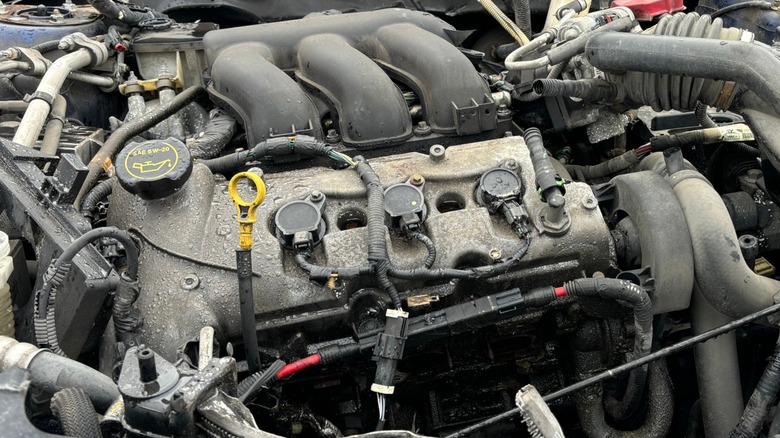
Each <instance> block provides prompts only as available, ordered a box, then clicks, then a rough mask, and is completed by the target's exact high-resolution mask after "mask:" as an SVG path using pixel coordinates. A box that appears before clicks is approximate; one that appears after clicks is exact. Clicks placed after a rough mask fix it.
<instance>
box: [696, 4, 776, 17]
mask: <svg viewBox="0 0 780 438" xmlns="http://www.w3.org/2000/svg"><path fill="white" fill-rule="evenodd" d="M745 8H758V9H766V10H773V9H775V8H774V7H773V6H772V3H768V2H765V1H750V2H743V3H735V4H733V5H730V6H726V7H725V8H720V9H718V10H717V11H713V12H712V13H711V14H709V16H710V17H712V19H713V20H714V19H716V18H718V17H720V16H721V15H725V14H728V13H729V12H734V11H737V10H739V9H745Z"/></svg>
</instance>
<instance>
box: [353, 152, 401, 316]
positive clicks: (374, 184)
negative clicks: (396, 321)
mask: <svg viewBox="0 0 780 438" xmlns="http://www.w3.org/2000/svg"><path fill="white" fill-rule="evenodd" d="M355 159H356V161H358V164H357V172H358V175H360V179H361V180H362V181H363V184H365V186H366V192H367V193H368V221H367V222H368V224H367V227H368V262H369V263H370V265H371V266H372V267H373V268H374V270H375V272H376V278H377V282H378V283H379V287H381V288H382V290H384V291H385V293H387V295H389V296H390V299H391V300H392V302H393V306H394V307H395V308H396V309H398V310H401V309H402V308H403V307H402V304H401V297H400V296H399V295H398V290H396V288H395V285H393V282H391V281H390V278H389V277H388V271H389V270H390V268H391V265H390V257H389V255H388V254H387V241H386V240H385V195H384V190H383V189H382V184H381V182H380V181H379V176H378V175H377V174H376V172H374V169H372V168H371V166H370V165H369V164H368V162H366V161H365V160H363V159H362V157H360V158H358V157H355Z"/></svg>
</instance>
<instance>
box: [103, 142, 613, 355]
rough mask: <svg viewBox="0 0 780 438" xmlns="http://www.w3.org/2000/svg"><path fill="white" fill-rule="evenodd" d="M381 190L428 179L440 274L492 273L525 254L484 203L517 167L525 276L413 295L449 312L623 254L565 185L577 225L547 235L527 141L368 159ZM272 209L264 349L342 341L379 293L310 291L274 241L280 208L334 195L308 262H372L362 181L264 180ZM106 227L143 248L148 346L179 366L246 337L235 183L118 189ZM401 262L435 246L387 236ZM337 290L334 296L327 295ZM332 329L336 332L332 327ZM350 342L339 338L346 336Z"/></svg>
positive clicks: (259, 233) (200, 175) (263, 253)
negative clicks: (147, 195)
mask: <svg viewBox="0 0 780 438" xmlns="http://www.w3.org/2000/svg"><path fill="white" fill-rule="evenodd" d="M371 165H372V167H373V168H374V169H375V170H376V172H377V174H378V175H379V177H380V179H381V181H382V183H383V185H384V186H385V187H387V186H389V185H392V184H396V183H402V182H405V181H407V180H409V179H410V178H411V177H412V176H415V175H418V176H421V177H422V178H423V179H424V181H425V182H424V185H423V187H422V192H423V194H424V196H425V202H426V204H427V210H428V218H427V220H426V221H425V223H424V225H423V230H424V231H425V233H426V234H427V235H428V236H430V238H431V240H433V242H434V243H435V245H436V247H437V251H438V257H437V260H436V262H435V265H434V267H463V266H480V265H486V264H490V263H492V262H495V261H497V260H500V259H501V258H506V257H509V256H511V255H512V254H514V253H515V252H516V251H518V250H519V249H520V248H521V246H522V245H523V241H522V240H521V239H520V238H518V236H517V234H516V233H515V231H514V230H513V229H512V228H511V227H510V226H509V224H508V223H507V222H506V220H505V219H504V217H503V216H501V215H491V214H490V213H489V211H488V209H487V208H486V207H483V206H481V205H479V203H478V202H477V201H476V199H475V188H476V185H477V182H478V181H479V179H480V177H481V175H483V174H484V173H485V172H486V171H489V170H491V169H495V168H497V167H504V168H508V169H511V170H515V171H516V172H517V174H518V175H519V176H520V177H521V180H522V182H523V186H524V193H523V194H522V195H521V200H522V204H523V205H524V206H525V208H526V209H527V210H528V213H529V216H530V221H531V228H532V231H531V236H532V242H531V245H530V249H529V251H528V254H527V255H526V256H525V257H524V258H523V260H522V261H521V263H520V264H519V265H518V266H517V269H516V270H514V271H512V272H508V273H506V274H503V275H500V276H498V277H495V278H492V279H490V280H488V281H486V282H480V283H479V285H477V284H476V283H474V282H469V281H457V280H454V281H444V282H439V283H436V282H434V283H430V282H428V283H426V284H409V283H407V284H405V285H404V284H403V283H399V289H402V288H403V287H404V286H406V287H411V286H414V291H415V292H414V293H415V296H417V297H419V296H422V297H434V300H439V299H440V300H441V301H442V302H445V303H446V302H447V301H448V300H450V302H452V301H451V300H463V299H469V297H477V296H483V295H485V294H489V293H492V292H495V291H497V290H501V289H502V288H507V287H511V286H515V285H517V286H520V287H527V288H528V287H534V286H538V285H547V284H550V283H551V281H552V280H553V279H554V278H560V279H568V278H576V277H581V276H584V275H591V274H593V273H594V272H596V271H606V270H608V269H610V268H613V267H614V260H615V251H614V245H613V243H612V239H611V237H610V233H609V230H608V228H607V225H606V223H605V222H604V220H603V218H602V216H601V214H600V212H599V210H598V208H597V204H598V203H597V202H596V198H595V196H594V194H593V192H592V190H591V189H590V187H589V186H588V185H586V184H582V183H570V184H567V185H566V194H565V197H566V202H567V206H568V207H567V208H568V215H569V216H570V228H569V230H568V231H567V232H566V233H565V234H563V235H558V236H551V235H549V234H547V233H546V232H545V231H544V229H543V227H541V226H540V219H539V214H540V211H541V209H542V208H543V207H544V205H545V204H544V203H543V202H542V201H541V200H540V197H539V195H538V194H537V192H536V190H535V187H536V184H535V181H534V177H535V176H534V170H533V167H532V163H531V160H530V157H529V152H528V149H527V148H526V146H525V143H524V141H523V139H522V138H521V137H508V138H502V139H497V140H490V141H484V142H479V143H473V144H467V145H462V146H453V147H450V148H448V149H446V155H445V156H444V158H443V159H441V158H440V157H438V156H437V157H433V156H428V155H426V154H422V153H407V154H402V155H396V156H391V157H384V158H377V159H374V160H372V161H371ZM264 179H265V182H266V184H267V187H268V195H267V197H266V201H265V202H264V203H263V204H262V205H261V206H260V208H259V209H258V212H257V215H258V221H257V224H256V225H255V228H254V246H253V251H254V253H253V265H254V269H255V271H256V276H255V280H254V291H255V314H256V320H257V327H258V331H259V334H260V337H261V338H264V336H265V335H264V333H266V332H268V333H270V332H271V330H268V329H271V328H273V329H274V330H273V332H274V333H275V338H274V339H265V340H266V341H267V342H270V343H274V342H279V341H280V338H279V337H278V336H279V334H280V333H285V332H287V333H297V332H301V331H303V332H306V333H308V334H309V336H311V337H312V339H314V340H316V339H320V340H321V339H327V338H328V337H332V336H335V335H336V334H337V333H338V332H337V331H334V330H342V331H343V330H345V328H344V327H345V326H348V324H344V322H350V321H351V320H352V319H353V318H354V317H355V315H352V314H351V312H350V307H349V305H348V303H349V296H350V295H351V294H353V293H355V292H356V291H358V290H361V289H364V288H368V287H372V286H373V285H372V284H370V283H366V281H365V280H363V279H354V280H349V281H344V282H341V281H339V282H338V284H337V285H336V286H334V285H333V284H330V285H326V284H323V283H319V282H316V281H311V280H310V279H309V277H308V276H307V275H306V274H305V273H304V272H303V271H302V270H301V269H300V268H299V267H298V266H297V265H296V263H295V261H294V257H293V254H292V252H291V251H290V250H286V249H285V248H284V247H283V246H282V245H281V244H280V242H279V241H278V240H277V237H276V236H275V233H274V225H273V223H274V216H275V214H276V212H277V211H278V210H279V208H280V207H282V206H283V205H285V204H287V203H289V202H291V201H298V200H301V199H304V198H306V197H307V196H309V195H310V194H311V192H312V191H313V190H316V191H319V192H321V193H322V194H324V197H325V199H326V200H325V207H324V209H323V218H324V221H325V224H326V226H327V231H326V233H325V235H324V237H323V238H322V242H321V244H320V245H318V246H317V247H316V249H315V251H314V254H313V259H312V261H313V262H315V263H317V264H319V265H325V266H336V267H355V266H363V265H366V264H367V262H366V254H367V233H366V228H365V227H364V225H365V222H364V219H362V218H365V217H366V207H367V200H366V198H365V188H364V186H363V184H362V183H361V181H360V178H359V176H358V175H357V173H356V172H354V171H352V170H349V169H343V170H332V169H323V168H309V169H303V170H294V171H288V172H282V173H274V174H268V175H266V176H265V177H264ZM108 220H109V223H110V224H112V225H116V226H118V227H122V228H125V229H129V230H131V232H134V233H135V234H136V235H138V236H140V237H141V240H142V241H143V251H142V258H141V262H140V263H141V267H140V272H139V278H141V279H151V280H150V281H148V282H143V280H142V284H141V286H142V288H143V290H144V292H143V293H142V294H141V296H140V297H139V300H138V306H139V309H140V310H141V312H142V314H143V315H144V331H145V333H144V337H145V340H146V342H147V343H148V344H149V345H150V346H151V347H152V348H154V349H155V350H156V351H160V352H161V353H162V354H164V355H165V356H168V357H173V356H174V355H175V351H176V349H177V347H179V346H181V345H182V344H183V343H184V342H186V341H187V340H188V339H189V338H190V337H191V335H192V333H197V332H198V330H199V328H200V327H202V326H205V325H210V326H212V327H214V328H215V329H216V332H217V335H218V338H220V339H222V340H236V339H239V338H240V334H241V331H240V330H241V324H240V318H239V306H238V294H237V280H236V274H235V272H230V271H231V270H233V269H234V268H233V267H234V266H235V261H234V254H233V249H235V245H236V241H237V231H238V230H237V225H236V222H235V207H234V206H233V204H232V202H231V200H230V199H229V197H228V194H227V183H226V182H225V181H224V180H215V178H214V177H213V176H212V175H211V173H210V172H209V171H208V169H207V168H206V167H205V166H202V165H199V164H196V165H195V167H194V169H193V172H192V176H191V177H190V179H189V181H187V183H186V184H185V185H184V186H183V187H182V189H181V190H180V191H179V192H178V193H176V194H174V195H172V196H170V197H168V198H164V199H161V200H142V199H141V198H138V197H136V196H134V195H131V194H129V193H128V192H126V191H124V190H123V189H122V188H121V187H120V186H119V185H118V184H117V185H116V186H115V187H114V194H113V195H112V201H111V208H110V211H109V217H108ZM387 239H388V248H389V254H390V258H391V261H392V262H393V264H394V265H395V266H396V267H398V268H401V269H403V268H412V267H415V266H419V265H420V264H421V263H422V260H423V259H424V258H425V255H426V251H425V248H424V247H423V246H422V245H421V244H419V243H418V242H415V241H405V240H402V239H399V238H396V237H391V235H390V234H389V233H388V234H387ZM328 286H330V287H328ZM331 329H332V330H331ZM342 333H343V332H342Z"/></svg>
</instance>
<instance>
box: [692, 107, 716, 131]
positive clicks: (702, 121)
mask: <svg viewBox="0 0 780 438" xmlns="http://www.w3.org/2000/svg"><path fill="white" fill-rule="evenodd" d="M707 108H708V107H707V105H705V104H703V103H701V102H700V101H699V102H696V110H695V111H694V113H695V114H696V121H698V122H699V125H700V126H701V127H702V128H717V127H718V124H717V123H715V122H714V121H713V120H712V118H711V117H710V115H709V114H707Z"/></svg>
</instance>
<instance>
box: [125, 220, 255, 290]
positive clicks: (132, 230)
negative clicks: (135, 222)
mask: <svg viewBox="0 0 780 438" xmlns="http://www.w3.org/2000/svg"><path fill="white" fill-rule="evenodd" d="M127 231H128V232H130V233H133V234H135V235H136V236H138V237H140V238H141V240H143V241H144V242H146V243H147V244H149V246H151V247H152V248H154V249H156V250H157V251H160V252H163V253H165V254H168V255H169V256H172V257H176V258H178V259H182V260H185V261H188V262H190V263H195V264H196V265H201V266H206V267H207V268H214V269H221V270H223V271H228V272H236V271H237V270H236V268H234V267H232V266H226V265H220V264H219V263H212V262H207V261H205V260H199V259H196V258H194V257H190V256H188V255H186V254H182V253H180V252H176V251H174V250H172V249H168V248H165V247H164V246H162V245H160V244H158V243H155V242H153V241H152V240H151V239H150V238H149V236H147V235H146V234H144V233H143V231H141V230H140V229H138V228H135V227H130V228H128V229H127ZM252 275H253V276H255V277H258V278H259V277H262V274H260V273H259V272H257V271H252Z"/></svg>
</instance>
